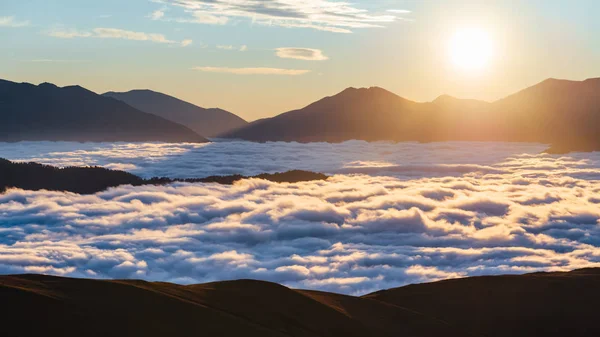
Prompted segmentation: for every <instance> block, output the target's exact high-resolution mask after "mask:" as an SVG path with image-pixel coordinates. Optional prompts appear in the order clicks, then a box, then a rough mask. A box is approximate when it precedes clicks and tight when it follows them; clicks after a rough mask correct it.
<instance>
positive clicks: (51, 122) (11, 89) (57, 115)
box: [0, 80, 207, 142]
mask: <svg viewBox="0 0 600 337" xmlns="http://www.w3.org/2000/svg"><path fill="white" fill-rule="evenodd" d="M21 140H32V141H34V140H51V141H58V140H62V141H165V142H205V141H207V140H206V139H205V138H203V137H202V136H199V135H198V134H196V133H195V132H193V131H192V130H190V129H188V128H186V127H184V126H183V125H180V124H176V123H173V122H170V121H168V120H166V119H163V118H161V117H158V116H155V115H152V114H148V113H145V112H142V111H139V110H137V109H135V108H133V107H131V106H129V105H127V104H125V103H123V102H121V101H118V100H115V99H112V98H108V97H103V96H100V95H97V94H95V93H93V92H91V91H89V90H86V89H84V88H82V87H79V86H69V87H63V88H59V87H57V86H55V85H53V84H49V83H43V84H40V85H38V86H36V85H32V84H29V83H15V82H10V81H4V80H0V141H21Z"/></svg>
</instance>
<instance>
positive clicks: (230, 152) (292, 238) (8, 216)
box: [0, 141, 600, 294]
mask: <svg viewBox="0 0 600 337" xmlns="http://www.w3.org/2000/svg"><path fill="white" fill-rule="evenodd" d="M545 148H546V147H545V146H544V145H540V144H520V143H460V142H456V143H430V144H418V143H398V144H394V143H367V142H358V141H352V142H345V143H341V144H328V143H311V144H298V143H266V144H256V143H246V142H217V143H210V144H160V143H131V144H128V143H102V144H100V143H84V144H80V143H51V142H36V143H32V142H24V143H14V144H6V143H3V144H0V153H1V154H2V156H3V157H6V158H7V159H10V160H21V161H36V162H42V163H47V164H52V165H56V166H69V165H78V166H81V165H98V166H104V167H109V168H115V169H123V170H126V171H130V172H132V173H135V174H138V175H140V176H143V177H152V176H167V177H173V178H191V177H204V176H208V175H215V174H237V173H239V174H245V175H253V174H258V173H263V172H276V171H285V170H289V169H305V170H312V171H317V172H323V173H327V174H330V175H332V177H331V178H329V179H328V180H327V181H314V182H303V183H296V184H277V183H272V182H268V181H265V180H257V179H250V180H242V181H239V182H237V183H236V184H234V185H233V186H225V185H218V184H202V183H198V184H189V183H175V184H172V185H168V186H140V187H131V186H120V187H117V188H111V189H109V190H107V191H104V192H100V193H96V194H93V195H79V194H73V193H64V192H48V191H38V192H32V191H23V190H19V189H10V190H8V191H6V192H5V193H3V194H0V224H1V225H0V273H1V274H6V273H48V274H56V275H66V276H77V277H97V278H141V279H147V280H161V281H170V282H178V283H200V282H208V281H215V280H225V279H240V278H253V279H262V280H269V281H274V282H279V283H282V284H284V285H287V286H291V287H297V288H310V289H320V290H327V291H335V292H342V293H348V294H364V293H368V292H371V291H375V290H379V289H383V288H390V287H396V286H400V285H404V284H407V283H414V282H426V281H432V280H437V279H443V278H449V277H461V276H468V275H484V274H500V273H525V272H532V271H538V270H571V269H575V268H583V267H592V266H595V267H600V224H599V219H600V153H598V152H595V153H573V154H567V155H549V154H543V153H541V152H542V151H543V150H544V149H545Z"/></svg>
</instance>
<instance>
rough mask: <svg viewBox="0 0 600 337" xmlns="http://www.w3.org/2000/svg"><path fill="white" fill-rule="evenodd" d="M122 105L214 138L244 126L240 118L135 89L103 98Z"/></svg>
mask: <svg viewBox="0 0 600 337" xmlns="http://www.w3.org/2000/svg"><path fill="white" fill-rule="evenodd" d="M102 95H103V96H105V97H111V98H114V99H117V100H119V101H122V102H125V103H126V104H128V105H131V106H133V107H134V108H137V109H139V110H141V111H144V112H147V113H150V114H153V115H156V116H160V117H163V118H166V119H168V120H171V121H174V122H176V123H180V124H183V125H185V126H187V127H189V128H190V129H192V130H194V131H196V132H197V133H199V134H201V135H205V136H207V137H216V136H218V135H220V134H222V133H224V132H228V131H231V130H235V129H238V128H240V127H243V126H245V125H246V124H247V122H246V121H245V120H243V119H242V118H240V117H238V116H236V115H234V114H232V113H231V112H228V111H226V110H223V109H218V108H212V109H205V108H202V107H199V106H197V105H194V104H192V103H189V102H186V101H183V100H181V99H179V98H177V97H173V96H170V95H167V94H164V93H161V92H156V91H153V90H150V89H134V90H130V91H127V92H114V91H110V92H107V93H104V94H102Z"/></svg>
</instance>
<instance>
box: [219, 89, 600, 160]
mask: <svg viewBox="0 0 600 337" xmlns="http://www.w3.org/2000/svg"><path fill="white" fill-rule="evenodd" d="M598 134H600V78H589V79H586V80H584V81H569V80H557V79H547V80H545V81H542V82H540V83H538V84H536V85H533V86H530V87H528V88H525V89H523V90H520V91H518V92H516V93H514V94H511V95H508V96H506V97H504V98H501V99H499V100H496V101H493V102H485V101H479V100H473V99H460V98H455V97H452V96H449V95H441V96H439V97H438V98H436V99H435V100H433V101H431V102H415V101H411V100H408V99H406V98H403V97H401V96H398V95H396V94H394V93H392V92H390V91H388V90H385V89H383V88H380V87H370V88H358V89H357V88H353V87H350V88H347V89H345V90H343V91H341V92H340V93H338V94H336V95H333V96H328V97H325V98H323V99H320V100H318V101H316V102H314V103H311V104H309V105H307V106H305V107H304V108H301V109H297V110H292V111H288V112H284V113H282V114H280V115H277V116H274V117H271V118H266V119H262V120H259V121H256V122H253V123H250V124H249V125H247V126H245V127H243V128H241V129H238V130H235V131H232V132H229V133H225V134H223V135H221V136H222V137H223V138H237V139H243V140H249V141H258V142H265V141H298V142H313V141H325V142H342V141H346V140H351V139H359V140H366V141H418V142H431V141H509V142H538V143H547V144H551V147H550V149H549V150H548V151H549V152H553V153H564V152H570V151H594V150H596V151H598V150H600V137H598V136H597V135H598Z"/></svg>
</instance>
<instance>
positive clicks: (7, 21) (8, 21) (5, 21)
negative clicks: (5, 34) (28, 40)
mask: <svg viewBox="0 0 600 337" xmlns="http://www.w3.org/2000/svg"><path fill="white" fill-rule="evenodd" d="M26 26H29V21H18V20H16V19H15V17H14V16H0V27H11V28H18V27H26Z"/></svg>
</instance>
